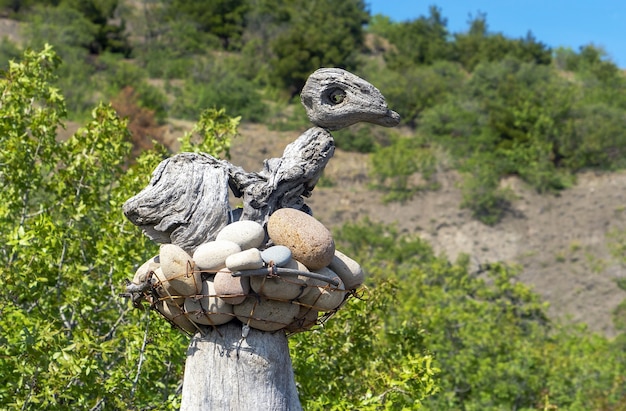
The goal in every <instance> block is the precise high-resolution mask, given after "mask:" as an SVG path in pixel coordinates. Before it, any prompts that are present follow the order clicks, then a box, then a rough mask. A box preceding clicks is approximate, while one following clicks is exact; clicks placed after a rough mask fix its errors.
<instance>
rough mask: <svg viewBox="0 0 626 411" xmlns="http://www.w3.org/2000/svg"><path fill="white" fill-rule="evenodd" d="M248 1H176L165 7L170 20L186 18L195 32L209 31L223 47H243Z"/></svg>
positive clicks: (186, 22) (183, 19) (187, 23)
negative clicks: (241, 44)
mask: <svg viewBox="0 0 626 411" xmlns="http://www.w3.org/2000/svg"><path fill="white" fill-rule="evenodd" d="M248 3H249V2H248V1H246V0H212V1H210V2H198V1H195V0H173V1H172V2H169V4H167V6H166V9H165V13H164V14H165V16H166V19H167V20H169V21H185V24H186V25H187V26H189V27H193V29H194V30H193V31H194V32H196V33H197V32H201V33H202V32H203V33H209V34H211V35H213V36H215V37H217V38H219V39H220V41H221V43H222V47H223V48H224V49H237V48H238V47H240V41H241V36H242V34H243V31H244V29H245V24H244V16H245V14H246V12H247V11H248V7H249V6H248Z"/></svg>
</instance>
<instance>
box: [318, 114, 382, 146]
mask: <svg viewBox="0 0 626 411" xmlns="http://www.w3.org/2000/svg"><path fill="white" fill-rule="evenodd" d="M307 121H308V119H307ZM391 134H392V132H391V131H390V130H389V129H386V128H382V127H379V126H376V125H373V124H369V123H359V124H355V125H354V126H351V127H348V128H346V129H343V130H337V131H333V138H334V139H335V145H336V146H337V148H340V149H342V150H344V151H356V152H359V153H371V152H374V151H375V150H376V148H377V147H378V146H380V145H388V144H389V142H390V140H391Z"/></svg>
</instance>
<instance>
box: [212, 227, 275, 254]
mask: <svg viewBox="0 0 626 411" xmlns="http://www.w3.org/2000/svg"><path fill="white" fill-rule="evenodd" d="M215 239H216V240H228V241H232V242H233V243H236V244H238V245H239V247H240V248H241V249H242V250H247V249H249V248H259V247H261V246H262V245H263V243H264V242H265V230H264V229H263V226H262V225H261V224H259V223H257V222H256V221H248V220H243V221H235V222H234V223H231V224H228V225H227V226H226V227H224V228H222V230H221V231H220V232H219V233H218V234H217V237H216V238H215Z"/></svg>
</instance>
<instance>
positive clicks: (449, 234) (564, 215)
mask: <svg viewBox="0 0 626 411" xmlns="http://www.w3.org/2000/svg"><path fill="white" fill-rule="evenodd" d="M240 132H241V136H240V137H239V138H237V139H235V140H234V141H233V147H232V151H231V155H232V159H231V161H232V162H233V163H234V164H237V165H241V166H242V167H244V168H245V169H246V170H250V171H253V170H258V169H260V167H261V165H262V161H263V159H265V158H271V157H280V156H281V153H282V150H283V148H284V147H285V145H287V144H289V142H290V141H292V140H294V139H295V138H297V136H298V133H297V132H277V131H271V130H268V129H267V128H266V127H264V126H262V125H258V124H243V125H242V126H241V128H240ZM367 173H368V159H367V155H364V154H359V153H350V152H345V151H342V150H337V151H336V153H335V156H334V158H333V159H332V160H331V161H330V163H329V165H328V166H327V168H326V172H325V175H326V177H327V178H328V179H329V180H330V181H331V182H332V186H330V187H325V186H322V187H317V188H316V189H315V190H314V192H313V195H312V196H311V198H310V199H309V201H308V204H309V205H310V206H311V208H312V209H313V212H314V214H315V216H316V217H317V218H318V219H319V220H320V221H322V222H323V223H324V224H325V225H326V226H327V227H329V228H336V227H339V226H341V225H342V224H343V223H345V222H352V221H359V220H361V219H363V218H366V217H367V218H370V219H371V220H373V221H378V222H383V223H386V224H397V226H398V228H399V229H400V230H401V231H402V232H403V233H409V234H411V235H418V236H420V237H422V238H425V239H427V240H428V241H429V242H430V243H431V244H432V245H433V247H434V248H435V249H436V250H437V251H438V252H440V253H445V254H446V255H447V256H448V257H449V258H450V259H453V260H454V259H455V258H456V257H457V256H458V255H459V254H460V253H467V254H469V255H470V256H471V260H472V264H473V266H474V268H475V269H478V268H479V266H480V265H481V264H487V263H489V262H495V261H506V262H509V263H517V264H521V265H522V266H523V273H522V275H521V276H520V278H519V279H520V281H522V282H524V283H527V284H529V285H531V286H533V287H534V289H535V291H537V292H538V293H539V294H540V295H541V296H542V297H543V299H544V300H545V301H546V302H547V303H549V304H550V308H549V312H550V313H551V314H552V315H554V316H555V317H558V318H561V319H565V320H568V321H574V322H584V323H586V324H587V325H588V326H589V328H590V330H593V331H596V332H600V333H603V334H605V335H607V336H612V335H614V333H615V330H614V328H613V324H612V311H613V310H614V309H615V307H616V306H617V305H618V304H619V303H620V302H621V301H623V299H624V297H625V296H624V292H623V291H622V290H620V289H619V288H618V287H617V285H616V283H615V281H614V280H615V279H616V278H621V277H624V272H623V267H621V266H620V265H619V264H618V263H617V262H616V261H615V260H614V259H613V258H612V257H611V256H610V253H609V249H608V244H609V240H608V239H607V234H608V233H609V232H610V231H611V230H612V229H616V228H618V229H624V228H626V222H625V221H624V212H625V211H626V208H625V206H626V197H625V195H624V191H623V187H625V186H626V172H619V173H603V174H596V173H592V172H589V173H584V174H581V175H579V176H578V183H577V184H576V185H575V186H574V187H573V188H571V189H568V190H564V191H562V192H560V193H559V194H558V195H552V194H538V193H537V192H536V191H535V190H533V189H531V188H529V187H527V186H526V185H525V184H524V183H523V182H521V181H520V180H518V179H516V178H509V179H507V180H506V181H504V182H503V184H504V185H508V186H509V187H510V188H511V189H513V191H514V192H515V194H516V197H517V199H516V200H515V201H514V203H513V209H512V210H511V212H509V213H508V214H507V215H506V217H505V218H504V219H503V221H502V222H500V223H498V224H496V225H495V226H493V227H492V226H487V225H484V224H482V223H480V222H478V221H476V220H475V219H473V218H472V217H471V215H470V212H469V211H468V210H463V209H460V208H459V204H460V202H461V191H460V188H459V184H460V178H459V177H458V175H457V174H456V172H454V171H447V172H444V173H443V174H442V175H440V176H438V180H439V181H440V182H441V188H440V189H439V190H437V191H427V192H423V193H421V194H419V195H417V196H416V197H415V198H413V199H412V200H410V201H408V202H406V203H388V204H385V203H384V202H383V201H382V194H381V193H380V192H377V191H372V190H370V189H369V188H368V177H367Z"/></svg>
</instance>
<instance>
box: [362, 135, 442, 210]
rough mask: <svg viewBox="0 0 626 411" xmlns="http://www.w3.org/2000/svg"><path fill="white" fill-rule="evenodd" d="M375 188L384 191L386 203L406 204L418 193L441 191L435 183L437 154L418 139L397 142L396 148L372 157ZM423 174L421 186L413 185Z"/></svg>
mask: <svg viewBox="0 0 626 411" xmlns="http://www.w3.org/2000/svg"><path fill="white" fill-rule="evenodd" d="M371 163H372V170H371V175H372V176H373V177H374V179H375V182H374V184H373V185H372V186H373V188H376V189H380V190H385V191H386V192H387V194H386V195H385V197H384V200H385V201H405V200H408V199H410V198H411V197H413V195H415V193H416V192H418V191H420V190H425V189H435V188H437V187H438V185H437V182H436V180H435V178H434V177H435V172H436V169H437V163H438V158H437V153H436V151H435V150H434V147H433V146H430V145H428V144H427V143H425V142H424V141H423V140H422V139H420V138H418V137H413V138H396V139H395V142H394V144H391V145H390V146H388V147H383V148H379V149H378V150H376V152H374V153H373V154H372V157H371ZM416 173H420V174H421V177H422V182H421V183H416V182H413V181H412V180H414V179H415V174H416Z"/></svg>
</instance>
